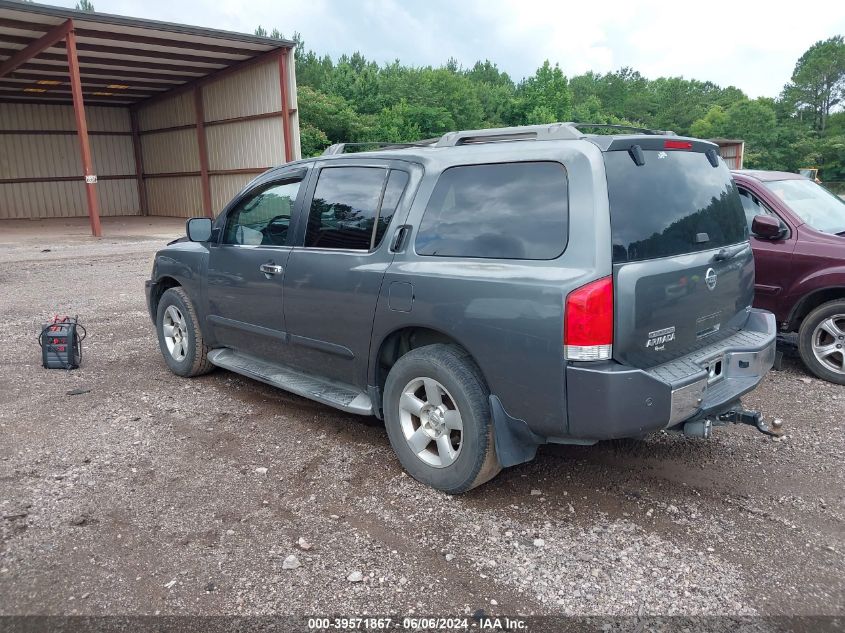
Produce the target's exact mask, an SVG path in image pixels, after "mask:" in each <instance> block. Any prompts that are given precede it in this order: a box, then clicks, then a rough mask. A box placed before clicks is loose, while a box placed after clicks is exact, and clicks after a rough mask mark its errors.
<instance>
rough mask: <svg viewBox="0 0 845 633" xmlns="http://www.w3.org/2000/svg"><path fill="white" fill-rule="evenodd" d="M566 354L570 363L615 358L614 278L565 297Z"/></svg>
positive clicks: (595, 283)
mask: <svg viewBox="0 0 845 633" xmlns="http://www.w3.org/2000/svg"><path fill="white" fill-rule="evenodd" d="M563 354H564V357H565V358H566V359H567V360H608V359H610V358H611V357H612V356H613V278H612V277H604V278H602V279H598V280H596V281H593V282H591V283H588V284H587V285H586V286H581V287H580V288H578V289H577V290H573V291H572V292H570V293H569V294H568V295H567V297H566V311H565V313H564V326H563Z"/></svg>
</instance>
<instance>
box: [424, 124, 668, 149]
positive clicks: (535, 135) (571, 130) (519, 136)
mask: <svg viewBox="0 0 845 633" xmlns="http://www.w3.org/2000/svg"><path fill="white" fill-rule="evenodd" d="M581 128H606V129H614V130H632V131H635V132H639V133H640V134H659V135H662V136H674V134H675V133H674V132H668V131H665V130H650V129H648V128H642V127H635V126H632V125H614V124H610V123H574V122H572V121H570V122H567V123H550V124H546V125H520V126H516V127H502V128H496V129H492V130H467V131H463V132H448V133H446V134H444V135H443V136H441V137H440V139H439V140H438V141H437V142H436V143H435V144H434V147H454V146H456V145H472V144H475V143H495V142H499V141H529V140H530V141H558V140H573V139H579V138H584V137H585V136H587V135H586V134H585V133H584V132H582V131H581Z"/></svg>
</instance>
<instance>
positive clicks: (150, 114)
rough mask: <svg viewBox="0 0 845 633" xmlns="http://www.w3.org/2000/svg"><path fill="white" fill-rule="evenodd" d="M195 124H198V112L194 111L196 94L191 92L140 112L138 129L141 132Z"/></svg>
mask: <svg viewBox="0 0 845 633" xmlns="http://www.w3.org/2000/svg"><path fill="white" fill-rule="evenodd" d="M193 123H196V111H195V110H194V93H193V92H191V91H188V92H183V93H181V94H178V95H174V96H173V97H170V98H169V99H164V100H162V101H158V102H157V103H154V104H152V105H149V106H146V107H143V108H140V109H139V110H138V127H139V128H140V129H141V131H144V130H156V129H160V128H164V127H175V126H177V125H191V124H193Z"/></svg>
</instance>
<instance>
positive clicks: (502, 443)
mask: <svg viewBox="0 0 845 633" xmlns="http://www.w3.org/2000/svg"><path fill="white" fill-rule="evenodd" d="M490 411H491V412H492V414H493V430H494V432H495V439H496V456H497V457H498V458H499V463H500V464H501V465H502V468H507V467H508V466H516V465H517V464H522V463H524V462H530V461H531V460H532V459H534V456H535V455H536V454H537V446H539V445H540V444H545V440H544V439H543V438H542V437H540V436H539V435H537V434H536V433H534V432H533V431H532V430H531V429H529V428H528V425H527V424H526V423H525V421H524V420H517V419H516V418H512V417H511V416H509V415H508V414H507V411H505V407H504V406H502V401H501V400H499V398H498V397H497V396H493V395H491V396H490Z"/></svg>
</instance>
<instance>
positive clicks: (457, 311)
mask: <svg viewBox="0 0 845 633" xmlns="http://www.w3.org/2000/svg"><path fill="white" fill-rule="evenodd" d="M495 145H498V147H496V146H494V144H491V145H490V146H484V147H480V146H476V147H466V148H461V147H459V148H450V149H449V151H448V154H440V155H438V154H437V152H436V151H435V152H432V154H433V156H432V158H431V159H430V161H429V163H428V164H427V165H426V166H425V168H426V177H425V178H424V180H423V182H422V183H421V185H420V189H419V191H418V192H417V195H416V198H415V201H414V204H413V205H412V207H411V209H410V212H409V214H408V217H407V220H406V223H407V224H409V225H411V226H412V229H411V231H412V232H411V236H410V239H409V242H408V245H407V247H406V248H405V250H404V252H402V253H398V254H397V255H396V258H395V259H394V262H393V264H392V265H391V266H390V268H389V269H388V271H387V274H386V275H385V279H384V283H383V285H382V290H381V293H380V297H379V302H378V306H377V309H376V315H375V322H374V329H373V339H372V346H371V354H370V377H369V380H370V381H371V382H370V384H376V383H375V380H376V376H375V369H376V367H377V361H376V358H377V355H378V352H379V349H380V347H381V343H382V342H383V341H384V339H385V338H387V336H389V335H390V334H391V333H392V332H394V331H396V330H399V329H402V328H405V327H414V326H416V327H427V328H431V329H433V330H437V331H440V332H443V333H444V334H447V335H448V336H450V337H451V338H453V339H454V340H456V341H457V342H458V343H460V344H461V345H463V346H464V347H465V348H466V349H467V350H468V351H469V353H470V354H471V355H472V356H473V358H474V359H475V361H476V362H477V364H478V365H479V367H480V369H481V372H482V373H483V375H484V378H485V380H486V381H487V384H488V386H489V388H490V392H491V393H492V394H494V395H496V396H498V397H499V398H500V399H501V401H502V404H503V405H504V408H505V410H506V411H507V413H508V414H509V415H510V416H512V417H514V418H517V419H521V420H524V421H525V422H526V423H527V424H528V425H529V427H531V429H532V430H533V431H534V432H535V433H538V434H540V435H542V436H545V437H560V436H565V435H567V424H566V413H565V411H566V406H565V397H566V390H565V380H564V375H565V374H564V360H563V338H562V337H563V309H564V300H565V297H566V295H567V294H568V293H569V292H570V291H571V290H573V289H575V288H577V287H579V286H581V285H583V284H585V283H588V282H590V281H592V280H594V279H596V278H598V277H602V276H606V275H609V274H610V272H611V266H610V260H611V254H610V226H609V213H608V208H607V185H606V180H605V177H604V164H603V161H602V158H601V152H600V151H599V150H598V148H596V147H595V146H594V145H592V144H591V143H589V142H586V141H584V142H581V141H572V142H567V143H531V142H518V143H501V144H495ZM439 156H442V159H441V158H439ZM544 160H550V161H557V162H560V163H561V164H563V166H564V167H565V168H566V171H567V177H568V184H569V239H568V245H567V248H566V250H565V252H564V253H563V254H562V255H561V256H560V257H559V258H557V259H555V260H549V261H526V260H502V259H479V258H461V257H437V256H421V255H417V254H416V252H415V249H414V243H415V241H416V234H417V228H418V227H419V224H420V220H421V218H422V215H423V212H424V210H425V206H426V204H427V202H428V200H429V197H430V195H431V193H432V190H433V188H434V185H435V183H436V180H437V177H438V175H439V174H440V173H441V172H442V171H443V170H444V169H446V168H448V167H451V166H456V165H471V164H481V163H504V162H516V161H544ZM530 211H531V210H530V209H525V215H524V217H523V218H520V221H525V222H530V221H531V213H530ZM502 230H503V231H507V227H503V228H502ZM403 282H404V283H409V284H411V285H412V287H413V300H412V303H411V309H410V310H409V311H405V312H399V311H395V310H391V309H390V306H389V302H388V296H389V293H390V287H391V285H392V284H394V283H403Z"/></svg>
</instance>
